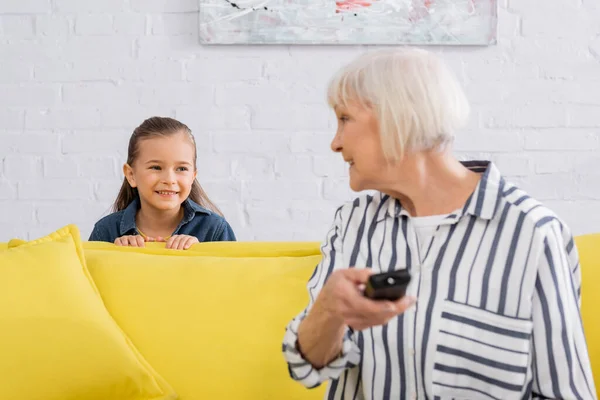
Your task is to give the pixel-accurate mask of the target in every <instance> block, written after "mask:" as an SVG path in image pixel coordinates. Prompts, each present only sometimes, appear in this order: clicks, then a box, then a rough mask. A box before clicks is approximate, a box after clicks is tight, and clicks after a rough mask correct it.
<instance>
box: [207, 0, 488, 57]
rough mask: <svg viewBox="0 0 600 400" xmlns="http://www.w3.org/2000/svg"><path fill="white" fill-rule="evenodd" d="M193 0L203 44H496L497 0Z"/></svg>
mask: <svg viewBox="0 0 600 400" xmlns="http://www.w3.org/2000/svg"><path fill="white" fill-rule="evenodd" d="M198 1H199V6H200V13H199V36H200V42H201V43H202V44H204V45H240V44H243V45H282V44H283V45H418V46H429V45H432V46H439V45H444V46H453V45H459V46H490V45H495V44H497V32H498V7H499V5H498V3H499V0H331V2H330V1H327V0H313V1H312V2H310V1H309V2H306V1H304V0H297V1H295V2H292V1H291V0H237V1H235V0H198ZM290 4H293V5H294V7H296V9H293V8H291V9H290V7H291V6H290ZM303 4H311V5H312V6H315V5H320V9H322V10H323V11H322V15H321V14H319V12H316V11H314V10H311V11H310V12H308V11H306V10H307V8H306V7H305V8H302V7H303ZM365 4H367V6H365ZM286 7H287V8H286Z"/></svg>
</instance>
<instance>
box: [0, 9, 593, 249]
mask: <svg viewBox="0 0 600 400" xmlns="http://www.w3.org/2000/svg"><path fill="white" fill-rule="evenodd" d="M538 3H539V2H537V1H535V0H500V1H499V4H500V9H499V19H500V21H499V31H498V33H499V40H498V44H497V45H495V46H490V47H477V48H460V47H452V48H434V49H433V51H438V52H440V53H441V55H442V56H443V57H444V59H445V60H446V61H447V62H448V63H449V65H450V66H451V67H452V68H453V69H454V70H455V71H456V73H457V74H458V76H459V78H460V80H461V81H462V82H463V83H464V85H465V88H466V91H467V93H468V96H469V98H470V100H471V102H472V117H471V121H470V122H469V124H468V126H467V127H466V129H465V130H464V131H462V132H459V133H458V135H457V140H456V151H457V154H458V155H459V156H460V157H461V158H462V159H468V158H473V157H485V158H489V159H491V160H493V161H494V162H495V163H496V164H497V165H498V167H499V168H500V169H501V170H502V171H503V172H504V173H505V175H507V176H508V177H509V178H510V179H511V180H514V181H515V182H516V183H518V184H519V185H521V186H522V187H523V188H524V189H526V190H528V191H529V192H530V193H531V194H532V195H533V196H535V197H538V198H540V199H541V200H544V202H546V203H547V204H548V205H549V206H551V207H553V208H554V209H555V211H556V212H557V213H558V214H559V216H561V217H562V218H563V219H565V220H566V221H567V222H568V223H569V224H570V225H571V226H572V228H573V229H574V231H575V233H577V234H581V233H587V232H597V231H600V213H598V211H597V210H598V209H600V173H599V172H598V171H599V170H598V165H600V28H599V26H600V25H599V24H598V22H599V21H600V7H599V6H598V2H597V1H592V0H583V1H570V0H555V1H552V2H550V3H551V4H547V5H545V6H544V12H540V8H539V4H538ZM198 5H199V1H198V0H177V1H170V0H103V1H92V0H27V1H24V0H2V1H0V36H1V38H2V40H0V60H2V61H1V62H0V93H2V94H1V95H0V143H1V144H2V145H1V146H0V225H1V226H2V229H0V241H4V240H8V239H10V238H11V237H16V236H18V237H23V238H30V239H31V238H35V237H37V236H40V235H43V234H46V233H48V232H50V231H51V230H55V229H57V228H59V227H60V226H63V225H65V224H68V223H77V224H78V225H79V227H80V229H81V231H82V234H83V235H84V236H87V235H88V234H89V232H90V231H91V229H92V226H93V224H94V222H95V221H96V220H97V219H99V218H100V217H101V216H103V215H105V214H106V213H107V212H108V211H109V208H110V205H111V204H112V202H113V201H114V198H115V196H116V194H117V191H118V189H119V187H120V185H121V182H122V179H123V178H122V171H121V166H122V164H123V163H124V161H125V153H126V147H127V141H128V139H129V135H130V134H131V131H132V130H133V129H134V128H135V127H136V126H137V125H138V124H139V123H140V122H141V121H142V120H143V119H145V118H147V117H149V116H151V115H163V116H173V117H176V118H178V119H180V120H181V121H183V122H185V123H186V124H188V125H189V126H190V128H191V129H192V130H193V132H194V134H195V136H196V140H197V145H198V169H199V171H198V177H199V179H200V181H201V183H202V185H203V186H204V188H205V189H206V191H207V192H208V194H209V195H210V197H211V198H212V200H213V201H215V202H216V203H217V204H218V205H219V206H220V207H221V209H222V210H223V211H224V212H225V214H226V217H227V218H228V220H229V221H230V222H231V224H232V225H233V227H234V230H235V231H236V233H237V235H238V238H239V239H240V240H322V239H323V237H324V235H325V233H326V231H327V229H328V228H329V226H330V224H331V221H332V218H333V213H334V211H335V209H336V207H337V206H339V205H340V204H341V203H342V202H344V201H347V200H350V199H352V197H353V196H354V195H355V194H354V193H353V192H352V191H351V190H350V189H349V187H348V182H347V166H346V165H345V164H344V163H343V162H342V160H341V158H340V156H339V155H336V154H333V153H332V152H331V150H330V148H329V146H330V143H331V139H332V137H333V134H334V131H335V122H336V121H335V117H334V115H333V113H332V112H331V111H330V110H329V109H328V108H327V105H326V100H325V88H326V84H327V81H328V79H329V78H330V76H331V74H332V73H333V72H334V71H335V70H336V69H337V68H338V67H339V66H340V65H341V64H342V63H345V62H346V61H348V60H350V59H352V58H353V57H355V56H356V55H358V54H360V53H361V52H362V51H364V50H366V48H364V47H361V46H343V47H336V46H322V47H319V46H284V47H282V46H223V47H220V46H204V47H203V46H201V45H200V44H199V40H198V9H199V6H198Z"/></svg>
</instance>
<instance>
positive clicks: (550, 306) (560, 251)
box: [532, 222, 597, 399]
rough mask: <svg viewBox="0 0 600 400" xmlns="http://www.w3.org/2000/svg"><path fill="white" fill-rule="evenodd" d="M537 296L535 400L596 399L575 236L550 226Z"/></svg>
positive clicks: (539, 265)
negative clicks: (583, 311)
mask: <svg viewBox="0 0 600 400" xmlns="http://www.w3.org/2000/svg"><path fill="white" fill-rule="evenodd" d="M543 241H544V243H543V245H542V246H541V254H540V255H539V261H538V276H537V280H536V284H535V292H534V296H533V353H534V357H533V388H532V389H533V397H534V398H546V399H548V398H551V399H597V397H596V390H595V388H594V381H593V378H592V372H591V366H590V360H589V355H588V351H587V345H586V340H585V336H584V331H583V323H582V319H581V314H580V304H581V297H580V294H581V270H580V268H579V256H578V253H577V248H576V246H575V243H574V240H573V236H572V235H571V233H570V232H569V231H568V229H567V228H566V227H565V226H564V225H561V224H560V223H559V222H553V223H550V224H549V230H548V231H547V233H546V234H545V235H544V238H543Z"/></svg>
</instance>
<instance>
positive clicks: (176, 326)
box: [86, 242, 325, 400]
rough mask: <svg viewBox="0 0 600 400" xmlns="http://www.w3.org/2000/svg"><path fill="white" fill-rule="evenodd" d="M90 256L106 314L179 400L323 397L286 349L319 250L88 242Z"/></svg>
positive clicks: (306, 246)
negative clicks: (293, 372) (302, 378)
mask: <svg viewBox="0 0 600 400" xmlns="http://www.w3.org/2000/svg"><path fill="white" fill-rule="evenodd" d="M157 255H160V256H157ZM86 258H87V261H88V266H89V268H90V272H91V273H92V275H93V277H94V280H95V282H96V284H97V285H98V288H99V290H100V292H101V294H102V297H103V299H104V301H105V304H106V306H107V308H108V310H109V311H110V312H111V314H112V315H113V316H114V318H115V319H116V321H117V323H118V324H119V325H120V326H121V327H122V328H123V330H124V331H125V332H127V334H128V335H129V337H131V339H132V340H133V342H134V343H135V344H136V346H137V348H138V349H139V350H140V351H141V352H142V354H144V356H145V357H146V359H147V360H148V361H149V362H150V363H151V364H152V365H153V366H154V367H155V368H156V370H157V371H159V372H160V374H161V375H162V376H164V377H165V379H166V380H167V381H168V382H169V383H170V384H172V385H173V387H174V388H175V390H176V391H177V393H178V394H179V395H180V397H181V399H183V400H197V399H236V400H244V399H248V400H255V399H286V400H300V399H322V398H323V394H324V390H325V386H323V387H320V388H318V389H314V390H308V389H305V388H304V387H302V386H301V385H300V384H298V383H297V382H294V381H293V380H292V379H291V378H290V377H289V375H288V372H287V368H286V364H285V361H284V358H283V355H282V352H281V342H282V339H283V335H284V328H285V325H286V324H287V322H289V320H290V319H291V318H292V317H293V316H294V315H295V314H297V313H298V310H301V309H302V308H303V307H305V306H306V304H307V301H308V296H307V292H306V282H307V280H308V278H309V277H310V275H311V273H312V272H313V270H314V267H315V266H316V264H317V263H318V262H319V260H320V254H319V248H318V245H316V244H314V243H304V244H303V243H296V244H293V243H292V244H290V243H287V244H286V243H282V244H275V243H270V244H261V243H239V242H238V243H228V244H227V245H224V244H220V243H201V244H197V245H194V246H193V247H192V248H191V249H190V250H186V251H175V250H166V249H164V244H149V245H148V247H147V248H144V249H139V248H125V247H117V246H114V245H112V244H108V243H106V244H104V243H87V244H86Z"/></svg>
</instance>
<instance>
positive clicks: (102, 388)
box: [0, 226, 176, 400]
mask: <svg viewBox="0 0 600 400" xmlns="http://www.w3.org/2000/svg"><path fill="white" fill-rule="evenodd" d="M11 243H12V244H13V246H14V247H12V248H10V249H5V250H3V251H2V252H0V327H2V329H1V330H0V355H1V356H0V377H1V378H0V398H1V399H27V400H66V399H67V400H68V399H78V400H106V399H121V400H150V399H153V400H158V399H164V400H166V399H175V398H176V396H175V395H174V393H173V391H172V389H171V388H170V387H169V386H168V384H167V383H166V382H165V381H164V380H163V379H162V378H161V377H160V376H158V375H157V374H156V373H154V372H153V370H152V368H151V367H150V366H149V365H148V363H147V362H146V361H145V360H144V359H143V358H142V357H141V356H140V355H139V353H138V352H137V350H136V349H135V348H134V347H133V346H132V344H131V343H130V341H129V340H128V339H127V338H126V337H125V336H124V335H123V333H122V332H121V330H120V329H119V327H118V326H117V325H116V323H115V322H114V320H113V319H112V318H111V316H110V314H109V313H108V312H107V310H106V309H105V307H104V305H103V303H102V300H101V298H100V296H99V294H98V292H97V289H96V287H95V285H94V283H93V281H92V280H91V276H90V275H89V272H88V270H87V268H86V264H85V259H84V254H83V249H82V244H81V240H80V237H79V231H78V230H77V228H76V227H75V226H68V227H65V228H63V229H60V230H58V231H57V232H55V233H53V234H51V235H49V236H46V237H44V238H41V239H38V240H34V241H32V242H28V243H24V244H22V242H19V241H14V242H11Z"/></svg>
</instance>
